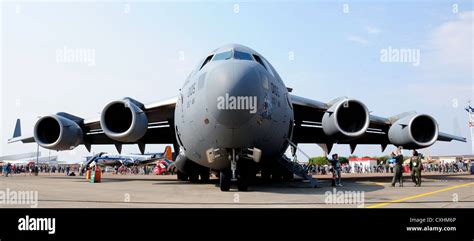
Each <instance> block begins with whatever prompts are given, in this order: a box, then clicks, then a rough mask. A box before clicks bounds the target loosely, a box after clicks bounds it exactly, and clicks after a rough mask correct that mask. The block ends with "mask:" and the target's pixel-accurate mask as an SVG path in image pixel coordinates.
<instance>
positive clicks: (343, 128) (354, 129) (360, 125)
mask: <svg viewBox="0 0 474 241" xmlns="http://www.w3.org/2000/svg"><path fill="white" fill-rule="evenodd" d="M329 105H330V107H329V108H328V110H327V111H326V113H324V116H323V119H322V127H323V131H324V133H325V134H326V135H328V136H333V137H336V138H341V139H352V138H356V137H359V136H361V135H363V134H364V133H365V131H366V130H367V128H368V127H369V122H370V118H369V111H368V110H367V107H366V106H365V105H364V104H363V103H362V102H360V101H358V100H353V99H336V100H335V101H333V103H330V104H329Z"/></svg>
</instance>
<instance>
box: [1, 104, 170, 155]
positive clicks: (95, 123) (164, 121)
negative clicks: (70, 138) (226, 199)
mask: <svg viewBox="0 0 474 241" xmlns="http://www.w3.org/2000/svg"><path fill="white" fill-rule="evenodd" d="M126 99H128V100H131V101H130V102H131V103H134V104H135V103H138V102H136V101H135V100H133V99H130V98H125V99H124V100H126ZM177 100H178V97H173V98H169V99H166V100H162V101H157V102H153V103H150V104H146V105H143V104H140V105H139V106H140V110H139V112H143V113H144V114H145V115H146V118H147V120H148V121H147V123H148V127H147V129H146V132H145V134H144V136H143V137H141V138H140V139H139V140H137V141H133V142H122V141H117V140H114V139H111V138H109V137H108V136H107V135H106V134H105V133H104V130H103V129H102V126H101V123H100V117H97V118H93V119H87V120H84V119H82V118H80V117H76V116H73V115H70V114H67V113H63V112H60V113H57V114H56V115H53V116H55V117H57V116H59V117H60V118H59V119H61V120H62V119H63V118H66V119H67V120H66V122H65V123H66V124H65V126H66V127H67V126H68V125H69V126H70V125H71V124H70V121H73V122H76V123H77V124H78V126H79V127H80V129H81V131H82V133H83V136H82V137H83V138H82V139H83V140H82V141H81V143H79V144H83V145H85V146H86V148H87V149H88V150H89V151H90V148H91V145H104V144H114V145H115V146H116V148H117V151H118V152H121V147H122V144H139V147H140V151H141V152H142V153H144V151H145V144H174V143H175V142H176V141H175V139H176V138H175V135H174V109H175V106H176V101H177ZM124 105H125V106H127V107H129V106H128V105H130V103H128V102H126V101H124ZM120 118H121V117H120V116H118V117H117V119H120ZM112 122H115V119H112ZM68 123H69V124H68ZM19 128H20V125H19V120H18V121H17V126H16V127H15V132H14V136H13V138H12V139H10V140H9V141H8V143H12V142H18V141H21V142H23V143H31V142H35V139H34V137H33V136H26V137H25V136H19V134H20V133H21V130H20V129H19ZM51 149H53V148H51Z"/></svg>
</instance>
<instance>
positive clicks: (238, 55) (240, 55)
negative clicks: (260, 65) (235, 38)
mask: <svg viewBox="0 0 474 241" xmlns="http://www.w3.org/2000/svg"><path fill="white" fill-rule="evenodd" d="M234 58H235V59H243V60H253V59H252V56H251V55H250V54H248V53H245V52H240V51H237V50H234Z"/></svg>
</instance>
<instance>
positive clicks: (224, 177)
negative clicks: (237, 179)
mask: <svg viewBox="0 0 474 241" xmlns="http://www.w3.org/2000/svg"><path fill="white" fill-rule="evenodd" d="M231 177H232V173H231V171H230V170H222V171H221V173H220V176H219V184H220V187H221V191H223V192H227V191H229V189H230V179H231Z"/></svg>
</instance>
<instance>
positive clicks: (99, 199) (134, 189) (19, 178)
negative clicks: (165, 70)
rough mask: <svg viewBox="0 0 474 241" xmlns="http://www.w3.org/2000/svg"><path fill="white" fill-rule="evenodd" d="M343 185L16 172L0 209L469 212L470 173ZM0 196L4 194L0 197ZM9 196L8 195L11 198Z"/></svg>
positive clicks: (473, 189) (349, 179)
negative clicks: (228, 184) (225, 187)
mask: <svg viewBox="0 0 474 241" xmlns="http://www.w3.org/2000/svg"><path fill="white" fill-rule="evenodd" d="M342 177H343V180H342V184H343V185H344V186H343V187H337V188H333V187H331V185H330V176H329V175H325V176H319V175H318V176H317V178H318V179H319V181H320V186H321V187H320V188H313V187H311V185H310V184H309V183H308V182H307V181H305V180H301V179H298V178H295V180H293V181H289V182H271V183H262V182H261V181H258V182H257V183H256V184H255V185H254V186H251V187H249V191H247V192H239V191H237V189H236V188H237V187H236V186H235V185H233V186H232V188H231V191H229V192H221V191H220V189H219V187H218V183H219V181H218V180H217V179H216V178H215V177H213V178H212V179H211V180H210V182H208V183H189V182H183V181H177V180H176V176H174V175H167V176H156V175H113V174H107V173H106V174H104V175H103V178H102V181H101V182H100V183H90V182H87V181H86V180H85V178H84V176H72V177H71V176H66V175H65V174H62V173H61V174H40V175H39V176H30V175H28V174H15V175H13V176H10V177H3V176H2V177H0V208H32V207H33V208H34V207H39V208H473V207H474V175H470V174H467V173H456V174H438V173H434V174H427V173H425V174H424V175H423V183H422V186H421V187H415V185H414V184H413V182H411V178H410V177H409V175H408V174H405V176H404V186H403V187H399V186H398V184H397V185H396V186H395V187H392V186H391V184H390V182H391V178H392V174H389V173H386V174H385V173H371V174H343V176H342ZM20 191H34V192H37V203H36V204H37V205H34V206H33V205H31V203H32V201H34V199H35V198H34V196H32V199H31V200H30V202H29V203H27V204H25V203H18V202H17V203H15V202H14V201H15V200H11V199H10V200H1V199H2V198H8V195H9V194H11V193H14V192H17V193H19V192H20ZM2 193H3V195H1V194H2ZM10 198H11V196H10Z"/></svg>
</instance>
